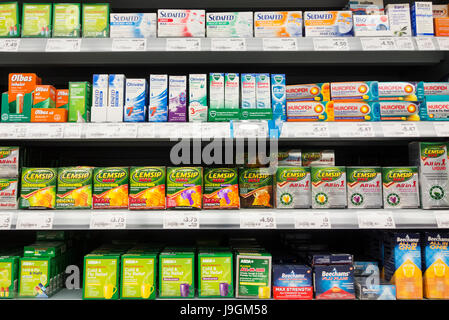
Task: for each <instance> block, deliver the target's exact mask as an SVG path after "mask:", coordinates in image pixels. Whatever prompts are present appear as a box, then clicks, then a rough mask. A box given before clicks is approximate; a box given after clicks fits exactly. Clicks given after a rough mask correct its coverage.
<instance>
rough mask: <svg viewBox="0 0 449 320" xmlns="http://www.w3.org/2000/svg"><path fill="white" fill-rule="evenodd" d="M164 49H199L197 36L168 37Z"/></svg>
mask: <svg viewBox="0 0 449 320" xmlns="http://www.w3.org/2000/svg"><path fill="white" fill-rule="evenodd" d="M165 49H166V50H167V51H200V50H201V39H199V38H168V39H167V42H166V47H165Z"/></svg>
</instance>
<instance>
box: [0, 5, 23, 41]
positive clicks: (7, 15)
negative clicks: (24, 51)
mask: <svg viewBox="0 0 449 320" xmlns="http://www.w3.org/2000/svg"><path fill="white" fill-rule="evenodd" d="M0 12H1V13H2V17H3V19H0V38H15V37H18V36H19V34H20V24H19V5H18V3H17V2H4V3H0Z"/></svg>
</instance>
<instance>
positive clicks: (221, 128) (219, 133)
mask: <svg viewBox="0 0 449 320" xmlns="http://www.w3.org/2000/svg"><path fill="white" fill-rule="evenodd" d="M201 137H202V138H224V139H227V138H230V137H231V130H230V125H229V123H227V122H215V123H210V122H209V123H208V122H203V123H201Z"/></svg>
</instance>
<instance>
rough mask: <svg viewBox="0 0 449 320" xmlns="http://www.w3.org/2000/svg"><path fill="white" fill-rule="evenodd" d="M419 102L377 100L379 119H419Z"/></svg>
mask: <svg viewBox="0 0 449 320" xmlns="http://www.w3.org/2000/svg"><path fill="white" fill-rule="evenodd" d="M420 105H421V103H420V102H416V101H379V108H380V120H381V121H419V120H420V117H419V113H420V112H419V111H420Z"/></svg>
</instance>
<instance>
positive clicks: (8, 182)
mask: <svg viewBox="0 0 449 320" xmlns="http://www.w3.org/2000/svg"><path fill="white" fill-rule="evenodd" d="M18 187H19V182H18V181H17V178H0V209H17V194H18V191H19V189H18Z"/></svg>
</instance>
